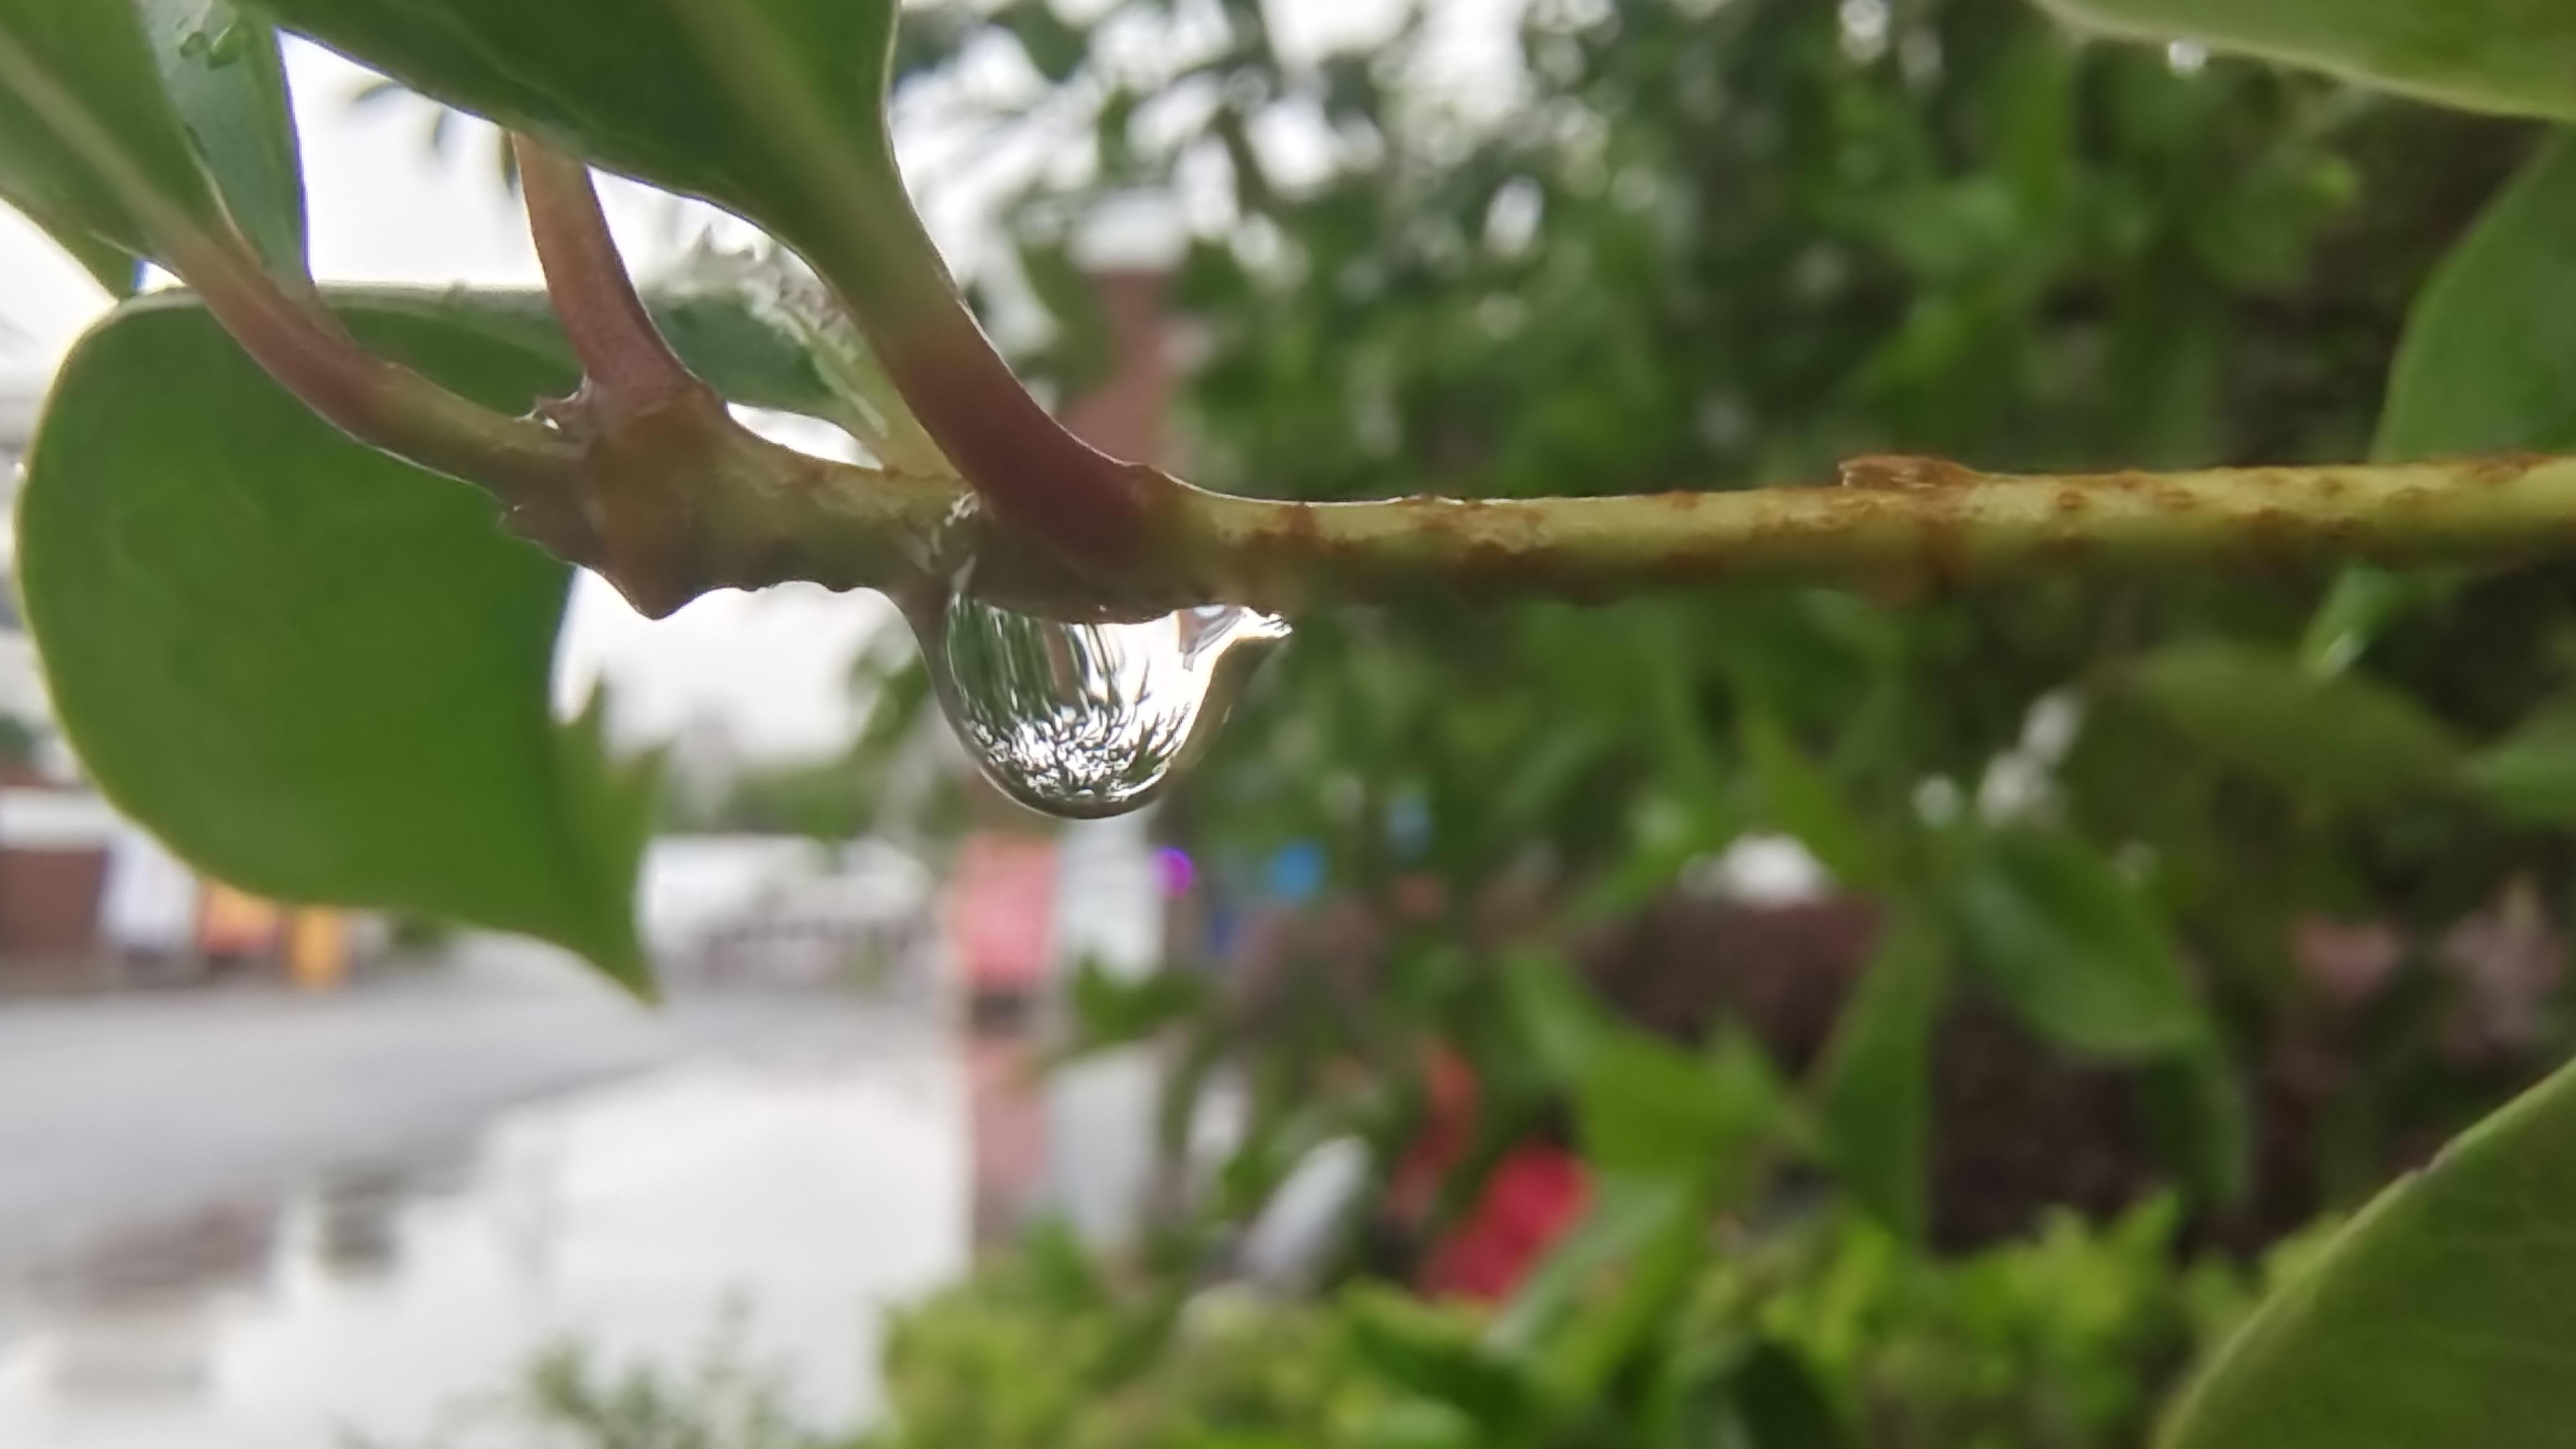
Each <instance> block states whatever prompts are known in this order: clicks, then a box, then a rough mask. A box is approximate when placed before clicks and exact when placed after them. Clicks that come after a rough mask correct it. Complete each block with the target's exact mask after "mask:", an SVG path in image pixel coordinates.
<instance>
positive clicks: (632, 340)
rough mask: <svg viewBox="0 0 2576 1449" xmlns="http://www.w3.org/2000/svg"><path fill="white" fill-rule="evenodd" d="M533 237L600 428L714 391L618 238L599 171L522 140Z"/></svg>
mask: <svg viewBox="0 0 2576 1449" xmlns="http://www.w3.org/2000/svg"><path fill="white" fill-rule="evenodd" d="M510 145H511V147H512V148H513V150H514V151H515V152H516V153H517V155H518V160H519V184H520V186H521V188H522V189H523V190H524V191H525V193H526V197H527V205H528V230H529V232H530V234H531V235H532V236H533V237H534V238H535V239H536V244H537V261H538V263H539V265H541V266H542V267H544V269H545V274H546V294H547V295H548V296H549V297H551V298H552V299H553V301H554V306H555V315H556V316H557V317H558V318H559V319H561V320H562V322H563V329H564V336H565V338H566V339H567V340H569V341H570V342H571V343H572V350H573V356H575V357H577V358H579V359H580V360H581V368H582V372H583V374H584V375H585V377H586V378H587V382H588V386H587V389H586V399H587V401H588V403H589V405H590V406H591V407H593V408H595V409H597V411H598V414H599V417H598V421H599V422H600V423H601V424H602V425H603V426H606V427H610V428H615V427H618V426H620V425H621V424H623V423H626V422H628V421H630V420H632V419H633V418H635V417H636V416H638V415H640V414H642V413H647V412H651V411H654V410H655V409H658V408H662V407H666V406H668V405H670V404H672V403H674V402H678V401H680V400H681V399H683V398H689V397H693V396H696V395H698V394H700V393H703V392H704V391H705V390H706V385H705V384H704V383H701V382H700V381H698V379H697V378H696V377H695V376H694V375H692V374H691V373H690V371H689V369H688V367H687V365H686V364H684V363H682V362H681V361H680V359H679V357H678V355H677V354H675V353H673V352H672V351H671V346H670V344H669V342H667V341H666V340H664V338H663V336H662V329H661V328H659V327H657V326H655V325H654V323H653V317H652V314H651V313H649V312H647V311H645V310H644V299H643V298H642V297H640V296H638V295H636V292H635V283H634V281H633V279H631V278H630V277H629V276H628V275H627V272H626V263H625V260H624V259H623V258H622V257H620V256H619V255H618V252H617V241H616V238H614V237H612V236H611V235H609V231H608V218H607V216H606V214H604V213H603V212H602V211H601V210H600V208H599V192H598V189H597V188H596V187H594V186H593V185H592V184H591V180H590V168H589V167H588V166H585V165H583V164H582V163H581V162H579V161H576V160H574V159H573V158H572V157H570V156H566V155H564V154H563V153H562V152H560V151H556V150H553V149H552V148H550V147H548V146H546V145H545V144H543V143H542V142H539V141H536V140H534V139H532V138H530V137H527V136H523V135H513V136H512V137H511V138H510Z"/></svg>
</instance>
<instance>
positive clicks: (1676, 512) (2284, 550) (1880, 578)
mask: <svg viewBox="0 0 2576 1449" xmlns="http://www.w3.org/2000/svg"><path fill="white" fill-rule="evenodd" d="M814 466H815V471H814V472H813V474H812V475H811V477H810V478H809V479H808V480H807V481H806V483H805V484H804V485H802V486H798V487H793V488H768V489H763V490H760V492H759V494H758V496H759V497H760V498H761V499H762V500H764V502H763V505H762V506H763V509H764V515H763V517H762V518H761V519H760V520H759V521H758V522H756V523H755V522H754V521H753V520H752V519H750V518H748V517H746V518H744V519H742V520H740V523H741V526H740V527H739V528H738V529H737V533H738V534H739V536H741V537H744V538H746V539H748V538H758V539H759V540H761V543H760V544H759V548H758V554H759V557H758V559H757V561H756V562H755V560H754V559H753V558H751V557H749V556H743V557H739V558H736V559H734V560H732V561H731V564H729V565H728V566H723V567H719V568H718V569H716V570H715V572H716V573H717V574H719V575H721V576H722V578H723V581H724V582H726V583H729V584H732V585H735V586H739V587H746V588H748V587H758V586H760V585H763V584H771V583H780V582H785V581H788V580H791V579H794V580H809V581H813V582H817V583H822V584H825V585H828V586H830V587H833V588H854V587H872V588H899V587H904V586H906V585H908V584H909V583H911V582H914V581H915V580H916V579H917V577H918V575H917V572H916V571H917V568H918V563H917V560H918V558H919V557H920V555H919V554H917V553H915V552H912V551H910V550H907V549H903V548H897V547H890V546H889V542H888V541H889V540H931V539H938V540H941V543H940V548H941V549H942V550H943V551H944V552H945V553H947V554H948V555H950V556H951V557H957V556H966V555H971V556H972V557H973V558H974V560H975V567H974V570H973V574H972V581H973V582H972V587H973V588H974V589H975V591H976V592H977V593H978V594H979V595H981V596H983V597H986V598H988V599H991V600H992V601H994V602H997V603H1003V604H1007V605H1010V606H1012V607H1016V608H1021V609H1026V610H1029V611H1031V612H1036V613H1044V614H1051V615H1055V616H1058V617H1065V618H1144V617H1151V616H1153V615H1157V614H1161V613H1164V612H1168V611H1169V610H1172V609H1176V608H1183V607H1187V606H1191V605H1197V604H1207V603H1230V604H1241V605H1246V606H1248V607H1252V608H1258V609H1263V610H1267V611H1270V612H1273V613H1283V614H1294V613H1298V612H1301V611H1305V610H1310V609H1315V608H1321V607H1328V606H1335V605H1347V604H1374V603H1386V602H1395V601H1401V600H1404V599H1408V598H1418V597H1425V596H1441V595H1449V596H1454V595H1461V594H1464V595H1469V596H1481V597H1488V598H1526V597H1555V598H1566V599H1574V600H1597V599H1607V598H1611V597H1614V596H1619V595H1624V594H1633V593H1640V592H1647V591H1652V590H1658V589H1666V588H1675V587H1684V586H1703V585H1709V584H1721V583H1737V582H1743V583H1771V584H1800V583H1804V584H1834V585H1845V586H1855V587H1863V588H1869V589H1872V590H1876V591H1880V592H1887V593H1894V594H1896V595H1899V596H1909V595H1913V594H1917V593H1921V592H1924V591H1929V590H1934V589H1938V588H1941V587H1945V586H1949V585H1953V584H1960V583H1969V582H1977V581H1983V580H1988V579H1994V578H2002V577H2009V576H2015V575H2020V574H2027V573H2033V572H2040V571H2045V570H2049V569H2083V570H2097V569H2136V570H2142V571H2158V570H2172V569H2175V568H2187V567H2216V568H2240V569H2242V568H2254V569H2278V568H2286V567H2293V566H2296V565H2298V564H2301V563H2303V562H2308V561H2322V560H2332V559H2346V558H2367V559H2376V560H2382V561H2388V562H2412V561H2429V560H2438V559H2452V560H2480V559H2487V560H2498V561H2504V560H2512V559H2519V558H2524V557H2529V556H2532V555H2536V554H2541V553H2546V552H2551V551H2557V550H2565V549H2570V548H2576V459H2566V458H2529V457H2523V458H2494V459H2466V460H2457V461H2451V462H2439V463H2423V464H2411V465H2403V466H2353V467H2316V468H2254V469H2218V470H2210V471H2203V472H2189V473H2168V474H2145V473H2110V474H2091V475H2086V474H2067V475H2058V474H2047V475H2028V476H2013V475H1999V474H1986V473H1976V472H1972V471H1970V470H1968V469H1965V468H1961V467H1958V466H1957V465H1955V464H1947V463H1933V462H1929V461H1924V460H1889V459H1875V460H1861V461H1859V462H1856V463H1855V464H1853V465H1851V466H1850V467H1848V468H1847V469H1846V481H1845V482H1844V483H1843V484H1841V485H1840V486H1827V487H1779V488H1754V489H1744V490H1739V491H1734V492H1720V493H1665V494H1654V495H1647V496H1635V497H1615V498H1542V499H1513V500H1494V501H1470V500H1458V499H1446V498H1399V499H1389V500H1385V501H1382V502H1368V503H1315V504H1307V503H1284V502H1270V501H1264V500H1258V499H1249V498H1236V497H1228V496H1225V495H1221V494H1214V493H1206V492H1202V491H1199V490H1196V489H1186V488H1185V489H1182V490H1181V491H1180V492H1179V494H1178V496H1177V499H1176V502H1175V505H1174V507H1173V508H1172V509H1171V510H1170V512H1169V514H1168V516H1167V522H1168V524H1169V532H1168V533H1167V534H1165V535H1164V537H1163V540H1162V543H1161V545H1160V546H1159V547H1158V548H1157V549H1156V550H1155V551H1154V555H1153V557H1152V559H1151V560H1149V561H1148V562H1147V563H1146V564H1145V565H1143V566H1142V567H1140V568H1139V569H1137V570H1135V571H1133V572H1131V573H1129V574H1127V575H1126V576H1124V577H1123V578H1122V579H1121V580H1119V581H1118V582H1117V583H1116V584H1115V586H1113V587H1108V588H1105V589H1104V587H1103V586H1102V585H1101V584H1100V583H1099V581H1098V580H1096V579H1091V578H1087V577H1085V576H1083V575H1081V574H1080V573H1078V572H1075V571H1073V570H1070V569H1068V568H1067V567H1066V566H1065V565H1064V564H1063V562H1062V561H1061V560H1060V559H1058V558H1057V557H1055V556H1054V554H1053V553H1052V551H1051V550H1049V549H1047V548H1046V547H1044V546H1043V545H1041V544H1039V543H1038V542H1037V541H1035V540H1032V539H1031V538H1029V537H1028V536H1027V535H1026V534H1025V533H1024V532H1023V531H1021V530H1019V529H1016V528H1014V527H1012V526H1010V525H1008V524H1004V523H1001V522H999V521H995V520H984V519H979V518H975V517H972V516H971V515H970V516H968V517H966V519H965V521H964V522H962V523H960V522H957V521H956V519H957V518H958V513H959V504H960V503H961V502H963V501H964V500H965V499H966V498H967V497H968V496H969V495H968V494H967V492H966V491H965V489H964V487H963V485H961V484H959V483H957V482H955V481H954V480H926V479H910V478H888V477H886V476H884V475H879V474H874V473H867V472H865V470H852V469H845V468H841V467H838V466H836V465H814ZM889 565H891V566H892V567H893V568H894V569H896V570H897V572H896V573H894V574H888V573H886V572H885V571H884V570H885V569H886V568H887V567H888V566H889Z"/></svg>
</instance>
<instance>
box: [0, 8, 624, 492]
mask: <svg viewBox="0 0 2576 1449" xmlns="http://www.w3.org/2000/svg"><path fill="white" fill-rule="evenodd" d="M0 88H5V89H6V90H7V91H8V92H10V93H11V94H13V95H14V96H15V97H16V98H17V99H18V100H20V101H21V102H22V103H24V104H25V105H26V106H27V107H28V108H29V109H30V110H31V111H32V112H33V113H34V114H35V116H36V117H37V119H38V121H39V123H40V124H42V125H44V126H46V127H48V128H50V129H51V130H52V131H53V133H54V135H55V137H56V138H57V139H58V140H59V141H60V142H61V143H62V144H63V145H64V147H66V148H67V149H68V150H70V151H71V152H72V154H74V155H76V156H78V157H79V158H80V159H81V161H82V163H83V164H85V165H86V166H88V167H89V168H90V170H91V172H92V173H93V174H94V175H95V176H96V177H97V178H98V180H99V181H101V182H102V183H104V184H105V186H106V189H107V191H108V192H109V193H110V194H111V195H113V196H114V197H115V198H116V200H117V203H118V204H119V205H120V206H121V207H122V208H123V209H124V210H125V211H126V213H127V214H128V215H129V216H131V217H132V218H133V219H134V221H135V223H136V224H137V226H138V227H139V228H140V230H141V231H142V233H143V234H144V235H145V236H146V237H148V238H149V240H150V242H151V244H152V248H153V251H154V252H155V254H156V260H158V261H160V262H162V263H163V264H165V265H167V266H168V267H169V268H170V269H171V270H172V271H173V272H175V273H177V274H178V276H179V278H180V280H182V281H184V282H186V283H187V284H188V285H189V286H191V287H194V288H195V289H196V290H197V292H198V294H199V295H201V296H203V297H204V298H205V300H206V307H207V310H209V311H211V312H213V313H214V314H215V319H216V320H217V321H219V322H221V323H222V324H223V326H224V330H225V331H227V332H229V333H231V334H232V336H233V338H234V340H235V341H237V342H239V343H240V344H241V347H242V350H243V351H245V352H247V353H249V354H250V356H251V359H252V360H253V361H255V362H257V363H258V364H259V365H260V366H261V367H262V368H263V369H265V370H266V371H267V372H268V373H269V375H270V376H272V377H274V378H275V379H277V381H278V382H279V384H280V385H282V386H284V387H285V388H286V390H287V391H289V392H291V393H293V394H294V395H295V396H296V397H297V398H298V399H300V400H302V401H303V403H304V404H305V405H306V406H307V407H310V408H312V409H313V410H314V411H315V412H316V413H319V414H321V415H322V416H323V417H324V418H326V419H328V420H329V421H330V422H332V423H333V424H334V425H336V426H338V427H339V428H340V429H341V431H343V432H345V433H348V434H349V435H350V436H351V437H354V438H356V439H358V440H359V441H360V442H363V443H366V444H369V445H370V446H373V447H378V448H382V449H384V450H385V451H387V452H389V453H395V454H398V455H400V456H402V457H404V458H408V459H410V460H412V461H413V462H416V463H419V464H421V465H422V466H424V467H429V468H435V469H438V470H439V471H441V472H445V473H451V474H454V475H456V476H458V477H461V478H466V479H470V480H472V481H474V482H477V483H481V484H483V485H485V486H486V487H489V488H491V489H493V490H494V491H496V492H499V493H502V494H504V495H505V496H509V497H510V498H511V499H512V500H513V501H514V502H519V501H524V500H525V499H527V498H529V497H531V496H532V495H533V494H534V493H535V492H536V491H537V490H539V489H542V488H544V487H546V486H548V485H550V484H554V483H559V482H561V481H563V480H565V479H567V478H569V477H570V476H571V475H572V473H573V471H574V469H575V467H576V466H577V465H578V463H579V461H580V453H579V450H578V449H576V448H575V447H573V446H572V445H571V444H570V443H569V442H567V441H566V440H564V439H563V438H561V437H559V436H557V435H556V434H555V433H554V431H553V430H551V429H549V428H547V427H546V426H545V425H544V424H542V423H539V422H535V421H533V420H530V419H525V418H512V417H506V416H504V415H502V414H500V413H496V412H494V411H492V410H491V409H489V408H486V407H483V406H482V405H480V404H478V403H475V402H473V401H471V400H469V399H467V398H463V397H460V396H458V395H457V394H455V393H452V392H449V391H448V390H447V389H445V388H443V387H440V386H439V385H438V384H437V383H434V382H432V381H430V380H429V379H428V378H426V377H423V376H421V375H420V374H419V373H417V372H414V371H412V370H411V369H409V368H407V367H404V366H402V365H400V364H399V363H395V362H391V361H388V360H386V359H384V358H380V357H375V356H371V355H370V354H368V352H367V351H366V350H365V349H364V348H361V347H360V346H358V344H357V343H356V342H355V341H354V340H352V339H351V338H350V336H349V334H348V333H347V332H346V331H345V330H343V329H342V328H341V326H340V324H339V323H338V321H337V320H335V319H334V318H333V317H332V316H331V314H330V313H329V312H327V311H325V310H324V309H323V307H322V304H321V301H320V299H319V298H318V297H317V296H316V295H314V294H313V293H312V292H311V290H310V289H309V288H301V287H299V288H298V289H297V290H296V291H295V292H294V293H292V294H290V293H289V292H288V291H287V290H286V287H285V285H284V284H282V283H280V282H279V280H278V279H277V277H276V276H274V275H273V274H271V273H270V272H269V271H268V269H267V268H266V267H264V266H262V265H261V263H260V260H259V257H258V256H257V255H256V254H255V253H254V252H253V251H252V250H251V246H250V244H249V243H248V242H246V241H244V240H243V239H242V237H241V234H240V233H239V232H237V231H235V230H234V229H233V228H232V226H231V225H230V223H229V222H227V221H226V220H225V219H224V218H223V216H222V214H221V209H220V207H210V208H207V209H206V210H207V214H205V215H198V214H194V213H192V212H191V211H190V210H188V209H187V208H186V207H184V206H183V205H182V204H181V203H180V202H178V201H176V200H173V199H172V198H170V197H167V196H164V195H162V194H161V193H160V192H159V191H158V190H157V189H156V188H155V187H154V186H153V184H152V183H151V181H150V180H148V179H147V178H145V177H144V176H143V175H142V174H141V173H140V172H139V171H137V170H136V168H135V166H134V163H133V161H132V159H131V158H129V157H128V156H127V155H126V154H125V152H124V150H123V148H122V147H120V146H119V145H118V144H117V142H116V140H115V138H114V137H113V136H111V135H110V134H109V133H108V131H107V130H106V128H105V127H103V126H102V125H101V124H100V123H99V120H98V118H97V117H96V116H93V115H91V114H90V112H89V110H88V109H87V108H86V107H85V106H83V105H82V104H81V102H80V101H79V100H78V99H77V98H75V97H74V96H73V95H72V94H71V92H69V91H68V90H66V89H64V87H63V85H62V84H61V82H59V81H58V80H56V79H55V78H54V76H53V75H51V74H50V73H48V72H47V71H46V70H45V68H44V67H43V66H41V65H39V64H37V63H36V61H35V60H34V58H33V57H31V56H30V55H28V54H27V52H26V51H25V50H24V49H23V48H22V47H21V46H20V45H18V44H17V42H16V40H15V38H14V37H12V36H10V35H8V34H6V33H5V32H0Z"/></svg>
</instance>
